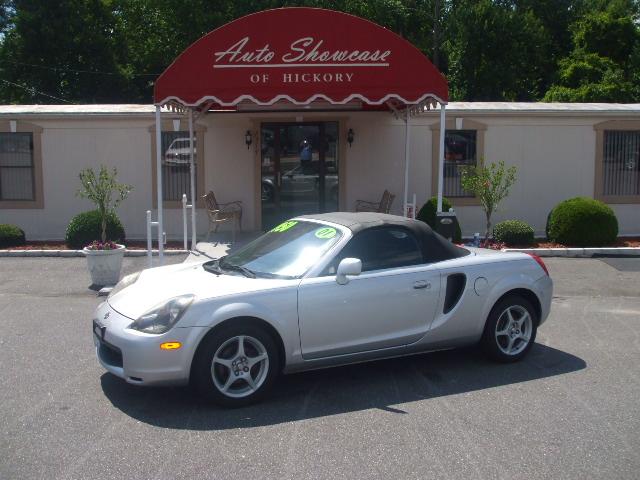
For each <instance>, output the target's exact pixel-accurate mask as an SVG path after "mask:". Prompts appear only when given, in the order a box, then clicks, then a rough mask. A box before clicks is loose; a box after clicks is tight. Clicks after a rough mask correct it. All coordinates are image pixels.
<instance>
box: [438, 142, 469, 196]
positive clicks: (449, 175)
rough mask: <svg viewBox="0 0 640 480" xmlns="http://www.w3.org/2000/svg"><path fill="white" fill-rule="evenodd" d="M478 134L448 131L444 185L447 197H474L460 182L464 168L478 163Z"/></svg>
mask: <svg viewBox="0 0 640 480" xmlns="http://www.w3.org/2000/svg"><path fill="white" fill-rule="evenodd" d="M476 144H477V132H476V131H475V130H447V131H446V134H445V139H444V183H443V193H444V195H445V196H446V197H473V194H472V193H469V192H466V191H465V190H464V189H463V188H462V184H461V182H460V180H461V178H462V168H463V167H467V166H470V165H476V163H477V152H476Z"/></svg>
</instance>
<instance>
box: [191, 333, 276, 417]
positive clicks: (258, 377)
mask: <svg viewBox="0 0 640 480" xmlns="http://www.w3.org/2000/svg"><path fill="white" fill-rule="evenodd" d="M204 342H205V343H204V344H203V345H202V347H201V348H200V350H199V352H198V354H197V357H196V358H195V359H194V361H195V364H194V372H193V373H194V378H193V380H194V384H195V387H196V388H197V390H198V392H199V393H200V394H201V395H202V396H203V397H205V398H206V399H208V400H210V401H213V402H215V403H217V404H219V405H222V406H225V407H240V406H244V405H249V404H251V403H254V402H256V401H258V400H260V399H261V398H263V397H264V395H265V394H266V393H267V391H268V390H269V389H270V387H271V386H272V384H273V382H274V381H275V379H276V377H277V374H278V371H279V364H278V363H279V362H278V351H277V347H276V345H275V342H274V341H273V338H272V337H271V336H270V335H269V334H268V333H266V332H265V331H264V329H262V328H260V327H257V326H254V325H250V324H249V325H237V326H234V325H231V326H229V327H226V328H223V329H221V330H220V331H218V332H216V333H214V334H213V335H211V336H209V337H207V338H206V339H205V340H204Z"/></svg>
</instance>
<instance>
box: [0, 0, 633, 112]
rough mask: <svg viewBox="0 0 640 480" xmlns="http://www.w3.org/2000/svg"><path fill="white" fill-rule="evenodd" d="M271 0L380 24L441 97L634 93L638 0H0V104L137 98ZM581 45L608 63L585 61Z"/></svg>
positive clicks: (624, 96)
mask: <svg viewBox="0 0 640 480" xmlns="http://www.w3.org/2000/svg"><path fill="white" fill-rule="evenodd" d="M282 6H310V7H321V8H330V9H334V10H339V11H344V12H347V13H350V14H354V15H358V16H360V17H363V18H366V19H369V20H371V21H373V22H376V23H378V24H380V25H382V26H384V27H386V28H389V29H390V30H392V31H394V32H396V33H398V34H399V35H401V36H402V37H404V38H405V39H407V40H408V41H409V42H411V43H413V44H414V45H416V47H418V48H419V49H420V50H421V51H422V52H423V53H424V54H425V55H427V56H429V57H430V58H432V60H433V62H434V63H435V64H436V66H438V67H439V68H440V70H441V71H442V72H443V73H444V74H445V76H446V77H447V79H448V81H449V86H450V96H451V99H452V100H466V101H474V100H475V101H478V100H488V101H499V100H540V99H542V98H543V97H544V98H545V100H547V101H560V100H562V101H587V100H588V101H634V102H637V101H640V53H637V54H634V52H636V51H637V50H638V45H639V43H640V41H639V40H638V37H639V32H640V21H639V20H640V17H639V2H638V1H637V0H423V1H416V0H368V1H365V0H294V1H286V2H282V1H275V0H243V1H238V0H217V1H216V2H212V1H211V0H136V1H131V0H56V1H53V2H52V1H46V2H45V1H40V2H35V1H33V0H0V103H23V104H39V103H61V102H63V101H69V102H75V103H98V102H102V103H148V102H149V101H150V100H151V98H152V90H153V82H154V80H155V79H156V78H157V76H158V75H159V74H160V73H161V72H162V71H163V70H164V69H165V68H167V66H169V65H170V64H171V62H172V61H173V60H174V59H175V58H176V57H177V56H178V55H179V54H180V53H181V52H182V51H184V50H185V49H186V48H187V47H188V46H189V45H191V44H192V43H193V42H194V41H196V40H197V39H198V38H200V37H201V36H203V35H204V34H206V33H208V32H210V31H212V30H214V29H216V28H218V27H220V26H221V25H224V24H225V23H228V22H230V21H232V20H234V19H237V18H239V17H242V16H244V15H247V14H250V13H254V12H257V11H260V10H265V9H269V8H277V7H282ZM314 28H315V26H313V25H310V26H309V29H310V31H311V30H313V29H314ZM590 54H593V55H596V56H597V57H600V58H604V59H608V60H610V61H611V62H612V64H611V65H608V66H607V68H605V69H604V70H602V69H596V70H595V71H591V70H592V69H591V67H589V68H587V69H586V70H585V69H584V68H582V67H583V65H581V64H584V63H585V62H586V63H587V66H589V65H591V66H594V65H593V63H594V62H596V60H593V58H592V59H587V60H585V59H584V58H585V57H584V56H585V55H590ZM634 58H635V60H634ZM572 64H576V67H575V68H573V67H572V66H571V65H572ZM583 73H584V74H585V75H586V77H585V78H580V75H581V74H583ZM595 74H597V75H595ZM594 75H595V76H594ZM567 76H569V77H571V78H572V80H571V82H570V83H572V84H568V83H566V82H565V80H564V79H563V78H564V77H567ZM576 80H577V81H576ZM545 94H546V95H545Z"/></svg>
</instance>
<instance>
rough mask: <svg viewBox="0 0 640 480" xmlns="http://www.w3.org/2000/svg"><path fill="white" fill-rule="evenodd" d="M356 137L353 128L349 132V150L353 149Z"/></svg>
mask: <svg viewBox="0 0 640 480" xmlns="http://www.w3.org/2000/svg"><path fill="white" fill-rule="evenodd" d="M354 135H355V134H354V133H353V128H350V129H349V131H348V132H347V143H348V144H349V148H351V144H352V143H353V137H354Z"/></svg>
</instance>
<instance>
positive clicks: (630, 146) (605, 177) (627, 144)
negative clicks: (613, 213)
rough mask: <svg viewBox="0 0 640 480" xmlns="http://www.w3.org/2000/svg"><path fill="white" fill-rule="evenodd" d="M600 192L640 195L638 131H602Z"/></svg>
mask: <svg viewBox="0 0 640 480" xmlns="http://www.w3.org/2000/svg"><path fill="white" fill-rule="evenodd" d="M602 194H603V195H604V196H617V197H626V196H635V195H640V131H629V130H605V131H604V149H603V156H602Z"/></svg>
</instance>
